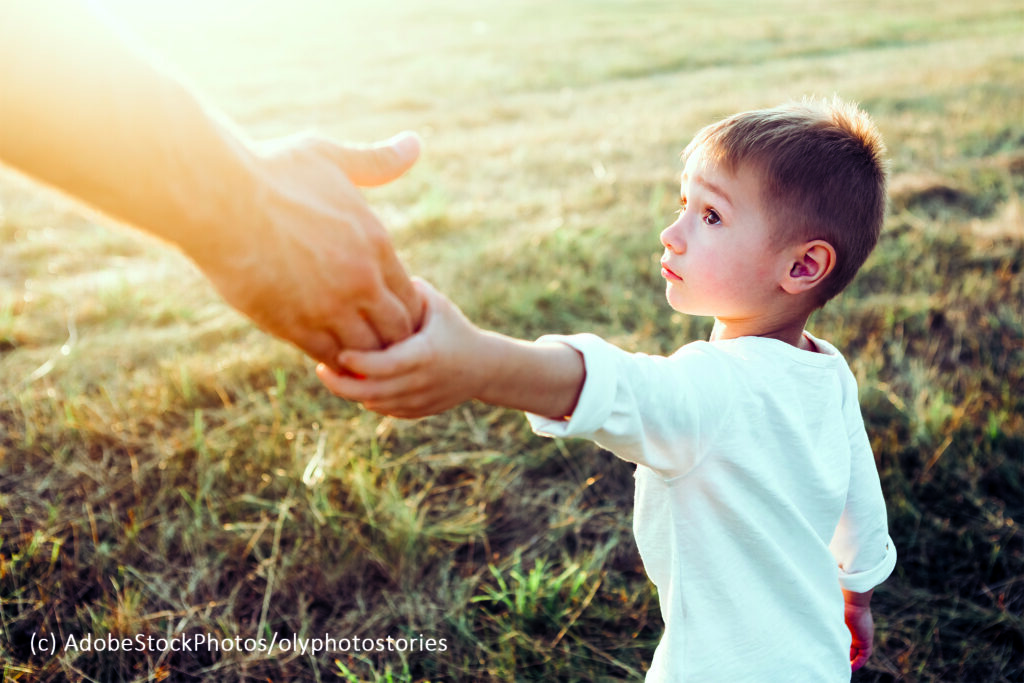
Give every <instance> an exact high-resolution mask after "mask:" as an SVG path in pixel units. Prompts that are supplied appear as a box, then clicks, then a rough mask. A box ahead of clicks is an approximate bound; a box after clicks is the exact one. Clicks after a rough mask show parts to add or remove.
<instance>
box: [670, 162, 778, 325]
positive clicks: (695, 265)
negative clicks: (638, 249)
mask: <svg viewBox="0 0 1024 683" xmlns="http://www.w3.org/2000/svg"><path fill="white" fill-rule="evenodd" d="M679 200H680V206H682V209H681V210H680V212H679V217H678V218H677V219H676V221H675V222H674V223H672V225H670V226H668V227H667V228H665V229H664V230H663V231H662V233H661V243H662V245H663V246H664V247H665V252H664V254H663V256H662V259H661V264H662V270H661V274H662V276H663V277H664V278H665V280H666V281H667V284H666V288H665V296H666V298H667V299H668V302H669V304H670V305H671V306H672V308H674V309H675V310H677V311H679V312H680V313H687V314H690V315H710V316H715V317H716V318H718V319H720V320H735V321H743V320H751V321H752V320H755V319H757V318H758V317H759V316H763V315H765V313H766V312H767V310H768V308H769V302H770V301H771V299H772V298H773V297H774V295H775V294H777V293H778V291H779V283H780V276H781V275H783V274H784V273H786V272H787V268H788V267H789V265H788V258H789V255H788V254H785V255H784V254H783V250H782V248H781V247H782V245H780V244H778V240H777V239H776V238H773V230H772V223H771V221H770V220H769V218H770V217H769V215H768V212H767V209H766V207H765V202H763V201H762V199H761V181H760V175H759V173H758V172H757V170H756V169H754V168H751V167H750V165H749V164H741V165H740V166H739V167H738V168H737V169H736V172H735V173H730V172H729V171H727V170H726V169H724V168H722V167H721V166H720V165H716V164H711V163H707V162H706V160H705V158H704V155H703V154H702V153H701V150H695V152H694V153H693V154H691V155H690V158H689V160H688V161H687V163H686V168H685V169H684V170H683V175H682V181H681V184H680V191H679Z"/></svg>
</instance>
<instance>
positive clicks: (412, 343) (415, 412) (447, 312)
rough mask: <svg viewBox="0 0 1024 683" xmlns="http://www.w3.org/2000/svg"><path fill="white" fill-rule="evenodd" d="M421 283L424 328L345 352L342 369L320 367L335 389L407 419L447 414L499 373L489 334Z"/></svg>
mask: <svg viewBox="0 0 1024 683" xmlns="http://www.w3.org/2000/svg"><path fill="white" fill-rule="evenodd" d="M416 284H417V289H419V291H420V293H421V294H422V295H423V300H424V308H425V309H426V312H425V314H424V316H423V318H424V319H423V328H422V329H421V330H420V331H419V332H418V333H417V334H416V335H414V336H412V337H410V338H408V339H406V340H404V341H402V342H400V343H398V344H395V345H394V346H392V347H390V348H388V349H385V350H383V351H354V350H351V349H350V350H346V351H343V352H342V353H341V355H340V358H339V362H340V364H341V365H342V366H343V368H344V372H342V373H337V372H332V371H331V370H329V369H328V368H327V367H325V366H324V365H320V366H318V367H317V376H318V377H319V378H320V381H321V382H323V383H324V385H325V386H326V387H327V388H328V389H330V390H331V392H333V393H334V394H335V395H337V396H340V397H342V398H346V399H349V400H353V401H358V402H360V403H362V404H363V406H364V407H366V408H367V409H369V410H373V411H375V412H378V413H381V414H384V415H394V416H396V417H403V418H416V417H424V416H426V415H433V414H436V413H441V412H444V411H445V410H448V409H449V408H451V407H453V406H456V405H458V404H460V403H462V402H464V401H468V400H470V399H472V398H475V397H477V396H478V395H479V394H480V393H481V390H482V386H483V384H484V383H485V382H486V381H487V380H488V379H489V378H490V377H492V376H493V372H492V370H491V368H492V366H493V363H492V362H491V361H492V360H493V354H488V350H489V349H488V344H487V339H488V337H487V335H486V333H484V332H482V331H481V330H479V329H478V328H477V327H476V326H474V325H473V324H472V323H471V322H470V321H469V320H468V319H467V318H466V316H464V315H463V314H462V311H460V310H459V309H458V307H457V306H456V305H455V304H454V303H452V302H451V301H449V300H448V299H447V298H445V297H444V295H442V294H441V293H440V292H438V291H437V290H436V289H434V288H433V287H432V286H431V285H429V284H428V283H426V282H424V281H423V280H417V281H416Z"/></svg>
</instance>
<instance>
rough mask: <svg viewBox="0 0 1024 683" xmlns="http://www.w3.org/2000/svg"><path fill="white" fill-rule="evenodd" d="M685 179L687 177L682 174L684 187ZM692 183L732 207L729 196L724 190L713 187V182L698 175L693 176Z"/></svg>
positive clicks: (716, 186)
mask: <svg viewBox="0 0 1024 683" xmlns="http://www.w3.org/2000/svg"><path fill="white" fill-rule="evenodd" d="M686 178H687V176H686V174H685V173H684V174H683V177H682V184H684V185H685V184H686ZM693 181H694V182H695V183H697V184H699V185H703V186H704V187H705V188H707V189H708V190H710V191H711V192H712V193H714V194H716V195H718V196H719V197H721V198H722V199H724V200H725V203H726V204H728V205H729V206H730V207H731V206H732V199H730V198H729V195H728V194H727V193H726V192H725V190H723V189H722V188H721V187H719V186H718V185H715V184H714V183H713V182H711V181H709V180H707V179H706V178H704V177H703V176H701V175H700V174H697V175H695V176H694V177H693Z"/></svg>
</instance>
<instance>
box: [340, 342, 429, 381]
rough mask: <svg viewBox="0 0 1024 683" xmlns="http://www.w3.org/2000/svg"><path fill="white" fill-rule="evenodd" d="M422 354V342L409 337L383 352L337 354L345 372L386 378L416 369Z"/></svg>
mask: <svg viewBox="0 0 1024 683" xmlns="http://www.w3.org/2000/svg"><path fill="white" fill-rule="evenodd" d="M422 354H423V342H422V340H421V339H420V338H418V337H411V338H409V339H406V340H405V341H401V342H398V343H397V344H395V345H394V346H390V347H388V348H386V349H384V350H383V351H355V350H346V351H342V352H341V353H340V354H338V363H339V364H340V365H341V367H343V368H345V369H346V370H349V371H351V372H354V373H356V374H359V375H363V376H364V377H374V378H388V377H397V376H399V375H404V374H407V373H409V372H412V371H413V370H415V369H416V368H418V367H419V366H420V362H421V356H422Z"/></svg>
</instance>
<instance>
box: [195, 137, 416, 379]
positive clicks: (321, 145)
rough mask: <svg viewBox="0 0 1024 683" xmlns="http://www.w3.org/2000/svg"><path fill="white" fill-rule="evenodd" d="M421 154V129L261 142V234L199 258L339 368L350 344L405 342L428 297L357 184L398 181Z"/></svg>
mask: <svg viewBox="0 0 1024 683" xmlns="http://www.w3.org/2000/svg"><path fill="white" fill-rule="evenodd" d="M419 150H420V143H419V139H418V138H417V137H416V136H415V135H414V134H411V133H406V134H402V135H398V136H396V137H394V138H392V139H391V140H389V141H387V142H385V143H380V144H378V145H375V146H371V147H354V146H346V145H341V144H338V143H336V142H333V141H331V140H329V139H327V138H323V137H318V136H311V135H304V136H293V137H289V138H283V139H280V140H275V141H271V142H268V143H260V144H258V145H256V158H257V162H256V163H257V168H258V173H259V176H260V178H259V186H260V187H261V188H264V189H263V191H261V192H260V193H259V195H258V196H257V200H256V206H254V207H253V208H254V209H255V210H254V211H253V212H252V220H253V221H255V222H257V223H258V225H254V226H253V233H252V238H251V239H246V240H245V241H244V242H241V243H239V244H237V246H236V247H229V248H225V247H224V246H223V245H218V246H216V247H214V248H210V249H197V250H194V251H192V252H191V253H190V254H189V255H190V256H191V257H192V258H193V259H194V260H195V261H196V263H197V264H198V265H199V267H200V268H201V269H202V270H203V272H204V273H205V274H206V276H207V277H208V278H209V279H210V281H211V282H212V283H213V284H214V286H215V287H216V288H217V290H218V291H219V292H220V294H221V295H222V296H223V297H224V299H225V300H226V301H227V302H228V303H230V304H231V305H232V306H234V307H235V308H237V309H238V310H240V311H241V312H243V313H245V314H246V315H247V316H249V317H250V318H251V319H252V320H253V321H254V322H256V324H257V325H259V326H260V327H261V328H263V329H264V330H266V331H267V332H269V333H271V334H273V335H275V336H277V337H281V338H283V339H287V340H288V341H291V342H292V343H294V344H295V345H296V346H298V347H299V348H301V349H302V350H303V351H305V352H306V353H307V354H309V355H310V356H312V357H313V358H314V359H316V360H319V361H322V362H325V363H328V364H329V365H331V366H332V367H335V368H336V367H337V364H336V362H335V359H336V358H337V356H338V352H339V351H341V350H342V349H346V348H355V349H375V348H380V347H384V346H388V345H390V344H392V343H394V342H397V341H399V340H401V339H404V338H405V337H407V336H409V335H410V334H411V333H412V332H413V331H414V330H415V329H416V328H417V327H418V326H419V323H420V318H421V315H422V305H421V303H420V300H419V295H418V294H417V293H416V291H415V289H414V288H413V286H412V283H411V281H410V280H409V277H408V276H407V275H406V273H405V270H404V268H403V267H402V264H401V263H400V262H399V260H398V258H397V256H396V255H395V252H394V249H393V248H392V244H391V240H390V238H389V237H388V234H387V232H386V231H385V229H384V227H383V225H382V224H381V223H380V221H379V220H378V219H377V217H376V216H375V215H374V214H373V212H372V211H371V210H370V209H369V207H368V206H367V205H366V203H365V201H364V200H363V198H362V197H361V196H360V195H359V193H358V191H357V190H356V189H355V187H354V185H360V186H372V185H380V184H382V183H386V182H389V181H391V180H393V179H394V178H397V177H398V176H399V175H401V174H402V173H403V172H405V170H407V169H408V168H409V167H410V166H411V165H412V164H413V163H414V162H415V160H416V159H417V157H418V155H419Z"/></svg>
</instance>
